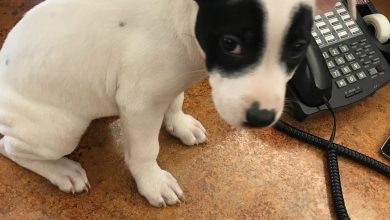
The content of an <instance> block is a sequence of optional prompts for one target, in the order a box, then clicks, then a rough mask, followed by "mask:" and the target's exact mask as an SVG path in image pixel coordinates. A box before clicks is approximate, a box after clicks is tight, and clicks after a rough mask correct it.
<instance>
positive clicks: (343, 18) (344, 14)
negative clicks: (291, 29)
mask: <svg viewBox="0 0 390 220" xmlns="http://www.w3.org/2000/svg"><path fill="white" fill-rule="evenodd" d="M314 23H315V25H313V30H312V35H313V37H314V38H315V40H316V42H317V44H318V45H319V46H320V48H322V47H327V46H329V45H332V44H336V43H339V42H340V41H343V40H345V39H349V38H353V37H355V36H358V35H361V34H362V31H361V30H360V28H359V27H358V26H357V24H356V23H355V21H353V20H352V18H351V16H350V14H349V13H348V11H347V9H346V8H345V7H344V5H343V4H342V3H340V2H339V3H337V5H336V8H335V9H334V10H333V11H331V12H328V13H325V14H323V15H317V16H316V17H315V18H314Z"/></svg>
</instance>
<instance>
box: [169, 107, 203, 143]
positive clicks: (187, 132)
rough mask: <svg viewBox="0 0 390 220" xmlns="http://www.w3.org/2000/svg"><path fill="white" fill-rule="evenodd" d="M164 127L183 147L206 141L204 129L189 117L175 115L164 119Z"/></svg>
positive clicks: (182, 114) (181, 114) (180, 114)
mask: <svg viewBox="0 0 390 220" xmlns="http://www.w3.org/2000/svg"><path fill="white" fill-rule="evenodd" d="M165 127H166V128H167V130H168V132H169V133H171V134H172V135H173V136H175V137H177V138H179V139H180V140H181V141H182V142H183V143H184V144H185V145H189V146H190V145H195V144H201V143H204V142H206V141H207V136H206V129H205V128H204V127H203V126H202V124H201V123H200V122H199V121H198V120H196V119H195V118H193V117H192V116H191V115H187V114H184V113H177V114H175V115H173V116H171V117H169V118H167V119H166V121H165Z"/></svg>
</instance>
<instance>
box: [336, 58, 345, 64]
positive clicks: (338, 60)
mask: <svg viewBox="0 0 390 220" xmlns="http://www.w3.org/2000/svg"><path fill="white" fill-rule="evenodd" d="M335 61H336V63H337V65H339V66H340V65H343V64H344V63H345V60H344V58H342V57H336V59H335Z"/></svg>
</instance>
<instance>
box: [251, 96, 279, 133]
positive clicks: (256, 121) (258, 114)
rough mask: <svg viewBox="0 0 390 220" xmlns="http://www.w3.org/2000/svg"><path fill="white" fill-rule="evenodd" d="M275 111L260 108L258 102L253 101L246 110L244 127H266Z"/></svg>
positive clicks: (273, 116)
mask: <svg viewBox="0 0 390 220" xmlns="http://www.w3.org/2000/svg"><path fill="white" fill-rule="evenodd" d="M275 116H276V113H275V111H274V110H272V111H269V110H261V109H260V104H259V103H258V102H254V103H253V104H252V105H251V107H250V108H249V109H248V111H247V112H246V122H245V124H244V125H245V126H246V127H252V128H259V127H266V126H268V125H270V124H272V122H274V120H275Z"/></svg>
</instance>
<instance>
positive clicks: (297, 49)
mask: <svg viewBox="0 0 390 220" xmlns="http://www.w3.org/2000/svg"><path fill="white" fill-rule="evenodd" d="M306 47H307V41H306V40H299V41H297V42H295V43H294V44H293V46H292V48H291V57H292V58H298V57H300V56H301V55H303V53H304V52H305V51H306Z"/></svg>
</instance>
